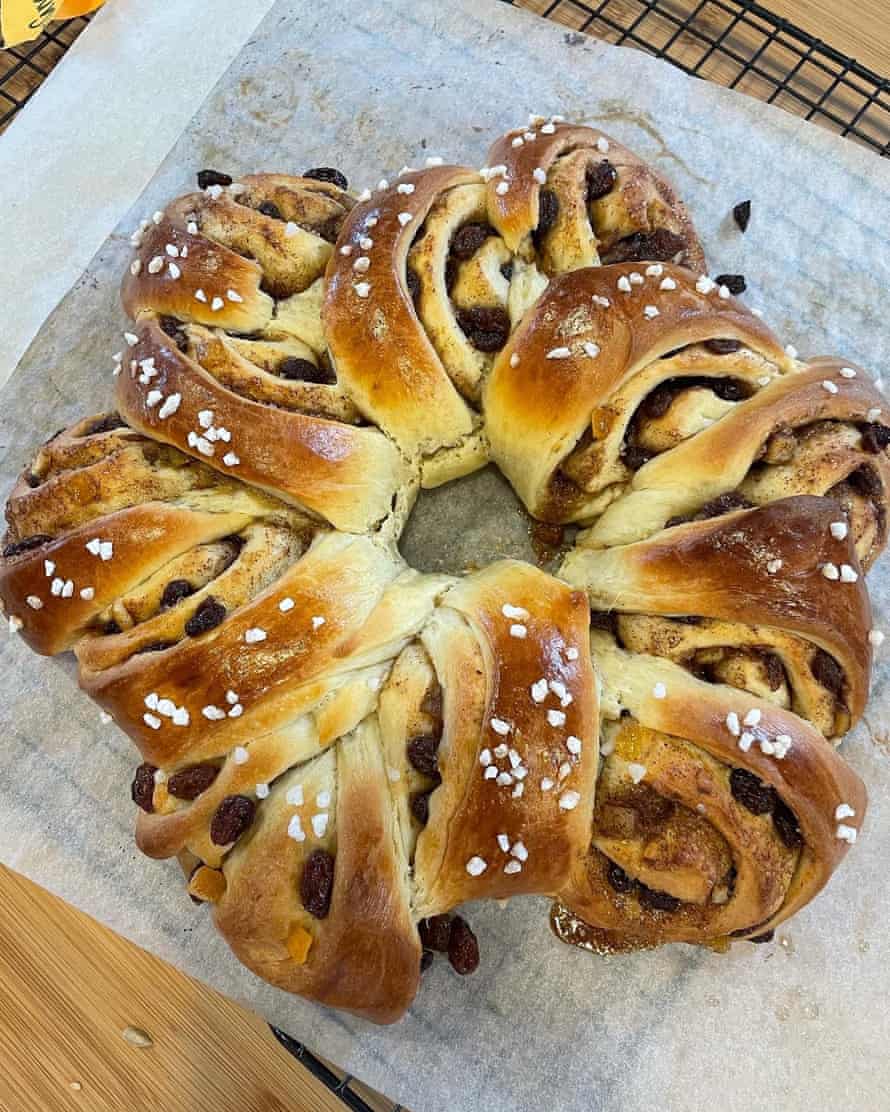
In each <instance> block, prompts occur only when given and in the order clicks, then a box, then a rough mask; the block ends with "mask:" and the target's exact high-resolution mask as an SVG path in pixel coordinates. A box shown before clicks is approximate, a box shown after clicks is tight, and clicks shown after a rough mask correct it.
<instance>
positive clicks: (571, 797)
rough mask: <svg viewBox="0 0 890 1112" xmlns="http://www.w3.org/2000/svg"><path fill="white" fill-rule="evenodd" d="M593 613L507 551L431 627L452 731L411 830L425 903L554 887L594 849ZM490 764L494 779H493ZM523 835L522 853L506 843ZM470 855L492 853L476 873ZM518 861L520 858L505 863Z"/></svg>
mask: <svg viewBox="0 0 890 1112" xmlns="http://www.w3.org/2000/svg"><path fill="white" fill-rule="evenodd" d="M504 607H507V609H508V614H507V615H505V614H504ZM516 611H520V614H519V615H518V616H517V614H516ZM587 614H588V608H587V605H586V603H585V601H584V598H583V595H581V594H580V592H572V591H570V590H569V589H568V588H566V587H565V586H563V585H562V584H560V583H558V582H557V581H556V580H554V579H552V578H550V577H549V576H546V575H544V574H543V573H542V572H539V571H536V570H535V569H533V568H531V567H529V566H527V565H525V564H520V563H516V562H513V561H503V562H501V563H496V564H493V565H491V566H490V567H489V568H487V569H486V570H485V571H484V572H479V573H477V574H475V575H473V576H471V577H470V578H468V579H466V580H464V581H463V582H462V583H460V584H459V585H458V586H456V587H453V588H452V589H451V590H450V591H449V592H448V594H447V595H445V597H444V599H443V603H442V606H441V607H440V609H439V610H438V611H437V613H436V615H435V617H434V618H433V619H432V621H431V622H430V623H429V625H428V626H427V627H426V629H425V630H424V633H423V641H424V644H425V645H426V648H427V651H428V652H429V654H430V657H431V659H432V661H433V664H434V666H435V668H436V670H437V673H438V677H439V681H440V683H441V685H442V690H443V697H444V733H443V737H442V742H441V745H440V748H439V769H440V772H441V775H442V785H441V787H439V788H438V789H437V790H436V791H434V792H433V794H432V796H431V797H430V818H429V823H428V824H427V825H426V827H425V828H424V829H423V831H422V832H421V834H420V836H419V838H418V841H417V853H416V858H415V866H414V872H415V883H416V885H417V892H416V895H415V905H416V908H417V914H418V915H420V916H423V917H425V916H428V915H435V914H439V913H440V912H442V911H446V910H448V908H450V907H453V906H454V905H455V904H457V903H460V902H463V901H464V900H471V899H482V898H491V897H494V898H507V897H509V896H512V895H519V894H522V893H531V892H550V891H555V890H556V889H557V888H558V887H559V885H560V884H561V883H562V880H563V878H564V877H565V876H567V875H568V871H569V869H570V867H571V864H572V861H573V859H574V858H576V857H577V856H579V855H580V854H583V853H584V851H585V850H586V846H587V841H588V831H589V825H590V809H591V804H592V801H593V784H594V781H595V778H596V767H597V699H596V690H595V686H594V681H593V675H592V672H591V669H590V664H589V658H588V655H587ZM510 615H512V616H510ZM511 629H512V630H513V631H514V632H513V634H511ZM520 629H521V630H523V631H525V632H524V633H523V636H521V637H519V636H516V635H515V634H516V633H517V632H519V630H520ZM567 650H571V652H570V654H569V656H574V655H575V654H577V659H574V660H573V659H570V658H569V656H567V655H566V653H567ZM535 685H542V690H541V691H540V693H539V694H538V699H539V700H540V701H537V700H536V697H535V695H534V694H533V686H535ZM554 688H555V691H554ZM555 692H559V695H557V694H556V693H555ZM548 716H552V720H551V717H548ZM569 739H574V743H573V746H574V744H575V743H576V744H577V752H573V751H572V748H570V747H569ZM499 747H500V748H499ZM563 766H565V767H564V771H563V772H562V773H561V772H560V769H561V768H562V767H563ZM488 769H497V770H498V773H499V776H498V778H487V775H486V773H487V770H488ZM488 775H491V774H488ZM502 781H503V782H502ZM499 836H500V837H501V838H504V836H506V838H507V839H508V841H509V847H508V848H507V849H505V848H504V847H503V846H502V845H500V844H499V841H498V837H499ZM517 843H520V844H521V845H522V846H524V848H525V850H526V851H527V859H522V860H520V859H519V858H517V857H516V856H515V854H514V853H513V852H512V847H514V846H515V845H516V844H517ZM521 852H522V851H521V850H520V853H521ZM474 860H478V861H482V862H483V863H484V866H485V867H484V869H483V871H482V872H481V873H479V874H478V875H477V874H474V873H473V871H472V869H473V865H472V864H471V862H473V861H474ZM511 861H513V862H517V861H519V863H520V864H521V869H516V865H513V868H514V869H516V871H515V872H513V871H507V872H505V866H507V865H508V864H509V863H510V862H511Z"/></svg>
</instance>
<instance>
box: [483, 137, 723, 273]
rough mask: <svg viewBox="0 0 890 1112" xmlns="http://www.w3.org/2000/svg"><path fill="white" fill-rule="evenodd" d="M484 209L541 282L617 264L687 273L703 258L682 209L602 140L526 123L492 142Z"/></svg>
mask: <svg viewBox="0 0 890 1112" xmlns="http://www.w3.org/2000/svg"><path fill="white" fill-rule="evenodd" d="M488 164H489V166H490V167H497V168H498V169H499V170H501V172H500V173H499V174H497V175H495V176H493V177H492V178H491V179H490V181H489V184H488V211H489V219H490V220H491V223H492V224H493V225H494V226H495V227H496V228H497V229H498V231H499V232H500V233H501V235H502V236H503V238H504V241H505V243H506V244H507V246H508V247H509V248H510V250H512V251H515V252H516V253H517V254H518V255H520V256H521V257H523V258H529V257H532V258H534V259H535V260H536V262H537V264H538V267H539V269H541V270H542V271H543V272H544V273H545V274H548V275H553V274H561V273H563V272H564V271H569V270H577V269H579V268H580V267H585V266H598V265H600V264H601V263H606V264H607V263H623V262H643V261H648V262H674V263H679V264H681V265H683V266H686V267H689V268H690V269H691V270H694V271H696V272H703V271H704V268H705V258H704V252H703V251H702V247H701V244H700V243H699V241H698V237H697V235H696V233H695V229H694V228H693V226H692V221H691V220H690V219H689V214H688V212H687V211H686V207H685V205H684V204H683V202H682V201H680V200H679V198H678V197H677V196H676V194H675V193H674V191H673V189H672V188H671V186H670V185H669V184H668V182H666V181H665V180H664V178H662V177H661V176H660V175H659V174H658V173H656V172H655V170H653V169H652V167H651V166H649V165H647V164H646V163H645V162H643V161H642V159H640V158H638V157H637V155H635V154H634V153H633V152H632V151H630V150H628V149H627V147H625V146H623V145H622V144H621V143H619V142H618V141H617V140H616V139H613V138H612V137H611V136H610V135H606V134H605V132H602V131H598V130H596V129H595V128H589V127H578V126H575V125H572V124H566V123H564V122H562V120H561V119H559V118H558V117H552V118H551V119H550V121H549V122H547V121H545V120H544V118H543V117H532V119H531V121H530V123H529V126H528V127H527V128H516V129H514V130H513V131H510V132H508V133H507V134H506V135H504V136H502V137H501V138H500V139H498V140H497V141H496V142H495V143H494V144H492V147H491V149H490V150H489V152H488Z"/></svg>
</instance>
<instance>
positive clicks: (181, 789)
mask: <svg viewBox="0 0 890 1112" xmlns="http://www.w3.org/2000/svg"><path fill="white" fill-rule="evenodd" d="M217 776H219V769H218V768H217V767H216V765H213V764H198V765H191V767H189V768H184V769H182V771H181V772H174V774H173V775H172V776H171V777H170V779H169V780H168V781H167V791H168V792H169V793H170V794H171V795H173V796H175V797H176V798H177V799H187V800H189V801H191V800H193V799H197V798H198V796H199V795H200V794H201V792H206V791H207V789H208V788H209V787H210V785H211V784H212V783H213V781H214V780H215V779H216V778H217Z"/></svg>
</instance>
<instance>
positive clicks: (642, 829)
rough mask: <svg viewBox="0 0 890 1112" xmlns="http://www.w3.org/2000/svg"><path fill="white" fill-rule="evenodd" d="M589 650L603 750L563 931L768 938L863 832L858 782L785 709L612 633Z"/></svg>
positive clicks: (649, 941)
mask: <svg viewBox="0 0 890 1112" xmlns="http://www.w3.org/2000/svg"><path fill="white" fill-rule="evenodd" d="M591 646H592V651H593V654H594V659H595V663H596V668H597V672H598V674H599V675H600V677H601V680H602V684H603V707H604V715H603V726H602V742H601V752H602V753H603V757H604V759H603V763H602V769H601V772H600V776H599V780H598V782H597V791H596V807H595V811H594V820H593V837H592V844H591V847H590V852H589V854H587V855H586V856H585V857H584V858H579V859H578V860H577V861H576V867H575V870H574V872H573V875H572V879H571V881H570V883H569V884H568V885H567V887H566V888H565V889H564V890H563V891H562V892H561V893H560V896H559V902H558V903H557V905H555V907H554V911H553V917H552V922H553V925H554V927H555V929H556V932H557V934H558V935H559V936H560V937H561V938H562V939H563V940H564V941H566V942H571V943H574V944H576V945H581V946H585V947H587V948H591V949H598V950H610V949H622V950H627V949H635V948H639V947H645V946H652V945H656V944H658V943H662V942H677V941H682V942H707V943H711V944H713V943H715V942H721V941H723V942H725V941H726V940H728V939H730V938H745V937H747V938H754V939H755V940H761V939H762V938H764V936H768V932H770V931H772V929H773V928H774V927H775V926H777V925H778V924H779V923H781V922H782V921H783V920H785V919H787V918H788V917H789V916H791V915H793V914H794V913H795V912H796V911H797V910H799V909H800V908H801V907H803V906H804V904H806V903H807V902H808V901H809V900H811V899H812V898H813V896H814V895H816V893H817V892H818V891H819V890H820V889H821V888H822V887H823V886H824V885H825V883H826V882H827V880H828V878H829V877H830V875H831V873H832V872H833V870H834V869H835V868H836V867H837V865H838V864H839V862H840V860H841V859H842V858H843V857H844V855H845V854H846V851H847V849H848V848H849V844H850V843H851V842H852V841H854V840H855V838H856V832H857V830H858V828H859V826H860V825H861V823H862V819H863V815H864V811H865V806H866V795H865V789H864V787H863V785H862V783H861V781H860V780H859V778H858V777H857V776H856V774H855V773H854V772H853V771H852V770H851V769H850V768H849V766H847V765H846V764H845V763H844V761H843V760H841V758H840V757H839V755H838V754H837V753H836V751H835V750H834V749H833V748H832V747H831V746H830V745H829V744H828V742H826V741H825V739H824V738H823V737H822V736H821V734H819V733H818V732H817V731H816V730H814V729H813V728H812V727H811V726H809V725H807V723H805V722H803V721H802V720H801V719H800V718H798V717H797V716H796V715H795V714H793V713H791V712H790V711H787V710H784V709H782V708H781V707H778V706H776V705H775V704H774V703H771V702H768V701H767V700H764V699H759V698H755V697H751V696H749V695H743V694H740V693H739V692H738V691H733V690H732V689H731V688H728V687H725V686H723V685H712V684H708V683H705V682H703V681H702V680H699V679H697V678H696V677H695V676H693V675H691V674H690V673H689V672H688V671H686V670H685V669H684V668H682V667H680V666H679V665H677V664H675V663H673V662H672V661H670V660H665V659H659V658H658V657H654V656H645V655H637V654H634V653H629V652H626V651H624V650H622V649H621V648H619V647H618V646H617V644H616V642H615V641H614V640H613V638H611V637H610V636H609V635H608V634H607V633H602V632H601V633H597V632H596V631H594V632H593V633H592V635H591ZM736 719H738V721H740V722H741V723H743V725H742V729H743V731H744V734H743V735H742V736H745V735H751V736H753V738H754V741H753V743H752V744H750V748H747V749H745V748H744V747H743V746H742V745H741V744H740V741H741V738H740V737H739V736H738V735H737V731H736V729H735V722H736ZM776 739H781V740H780V745H781V746H782V749H781V750H780V751H784V757H783V758H782V759H781V760H778V759H777V758H776V756H773V755H770V754H769V748H770V746H771V745H772V744H773V742H774V741H775V740H776ZM761 743H766V744H765V745H764V746H763V747H761ZM786 745H787V749H786V748H785V746H786Z"/></svg>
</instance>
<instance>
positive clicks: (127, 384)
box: [117, 318, 409, 532]
mask: <svg viewBox="0 0 890 1112" xmlns="http://www.w3.org/2000/svg"><path fill="white" fill-rule="evenodd" d="M135 327H136V329H137V332H136V334H137V335H138V337H139V340H138V343H137V344H136V345H135V346H133V347H132V348H130V349H129V351H128V357H129V364H128V366H127V367H126V368H125V369H124V370H123V371H122V372H121V374H120V376H119V377H118V386H117V402H118V405H119V407H120V410H121V413H123V414H124V415H125V416H126V418H127V420H128V421H129V422H130V423H131V424H132V425H133V426H134V427H135V428H138V429H139V430H140V431H142V432H145V433H146V434H147V435H150V436H152V437H154V438H155V439H157V440H160V441H163V442H165V443H168V444H174V445H176V447H178V448H180V449H181V450H182V451H184V452H187V453H189V454H190V455H193V456H194V457H195V458H198V459H202V460H204V461H206V463H207V465H208V466H210V467H213V468H215V469H216V470H218V471H220V472H222V473H224V474H229V475H232V476H236V477H237V478H239V479H241V480H243V481H244V482H247V483H250V484H251V485H253V486H257V487H261V488H262V489H265V490H267V491H269V492H271V493H274V494H277V495H278V496H279V497H281V498H284V499H285V500H287V501H288V502H291V503H292V504H295V505H297V506H299V507H300V508H303V509H306V510H309V511H310V512H311V513H312V514H314V515H315V516H317V517H318V518H320V519H323V520H327V521H329V522H331V524H333V525H335V526H336V527H339V528H342V529H346V530H354V531H357V532H364V531H367V530H369V529H371V528H374V527H375V526H376V525H377V524H379V523H380V521H381V520H382V519H383V518H385V517H386V515H387V514H388V513H389V511H390V509H391V504H392V501H393V498H394V497H395V496H396V494H397V493H398V492H399V490H400V489H401V487H402V486H404V485H405V484H406V483H407V482H408V481H409V474H408V471H407V469H406V468H405V466H404V464H403V463H402V460H401V459H400V457H399V453H398V451H397V449H396V448H395V446H394V445H393V444H392V443H391V442H390V441H389V440H387V439H386V437H384V436H382V435H381V434H380V433H379V432H378V431H377V430H375V429H370V428H365V427H356V426H354V425H350V424H345V423H342V422H338V421H333V420H329V419H325V418H320V417H314V416H311V415H308V414H304V413H300V412H291V411H287V410H285V409H280V408H272V407H270V406H268V405H264V404H262V403H261V402H257V401H253V400H252V399H250V398H247V397H243V396H241V395H240V394H237V393H235V392H234V391H233V390H231V389H229V388H227V387H226V386H224V385H223V384H221V383H220V382H219V381H218V379H217V378H215V377H214V376H213V375H212V374H210V373H209V372H208V371H206V370H205V369H204V368H202V366H201V365H200V363H198V362H197V361H196V360H193V359H190V358H189V357H188V356H186V355H184V354H183V353H182V352H180V351H179V350H178V348H177V347H176V345H175V344H174V343H172V342H171V341H170V339H169V337H167V336H166V334H165V333H164V332H163V331H162V330H161V328H160V326H159V324H158V322H157V320H156V319H154V318H148V319H145V320H143V321H140V322H138V323H137V324H136V325H135ZM146 360H148V361H149V362H150V365H151V367H152V368H153V370H154V371H155V374H154V375H152V377H151V379H150V380H148V381H145V382H143V381H142V380H141V379H142V374H141V372H140V370H139V367H140V366H142V365H144V364H145V361H146ZM134 364H135V368H136V369H135V371H134V370H133V369H132V365H134ZM171 398H173V399H177V404H176V409H175V411H174V412H173V413H171V414H170V415H169V416H168V415H166V413H165V408H164V407H165V404H169V401H170V399H171ZM201 415H205V416H204V417H203V423H202V417H201ZM219 430H222V431H223V435H224V436H225V435H227V436H228V439H226V440H220V439H217V440H212V441H211V440H208V439H207V433H208V431H210V432H211V434H212V435H217V434H218V431H219Z"/></svg>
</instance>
